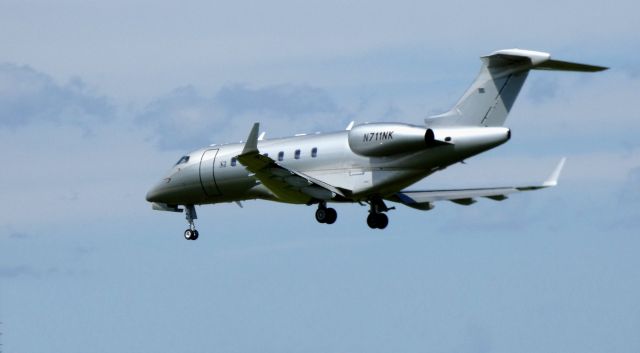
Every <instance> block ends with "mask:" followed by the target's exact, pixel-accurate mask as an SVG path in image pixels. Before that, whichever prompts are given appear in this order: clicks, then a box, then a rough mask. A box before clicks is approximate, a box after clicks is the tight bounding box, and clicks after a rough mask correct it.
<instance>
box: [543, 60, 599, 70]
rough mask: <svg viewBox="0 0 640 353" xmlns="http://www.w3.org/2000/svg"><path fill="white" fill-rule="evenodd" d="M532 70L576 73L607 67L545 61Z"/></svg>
mask: <svg viewBox="0 0 640 353" xmlns="http://www.w3.org/2000/svg"><path fill="white" fill-rule="evenodd" d="M533 69H534V70H557V71H577V72H598V71H604V70H606V69H608V67H604V66H597V65H587V64H578V63H572V62H570V61H560V60H547V61H545V62H543V63H542V64H539V65H536V66H534V67H533Z"/></svg>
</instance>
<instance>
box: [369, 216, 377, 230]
mask: <svg viewBox="0 0 640 353" xmlns="http://www.w3.org/2000/svg"><path fill="white" fill-rule="evenodd" d="M376 221H377V217H376V214H375V213H369V215H368V216H367V225H368V226H369V228H371V229H376V228H378V223H377V222H376Z"/></svg>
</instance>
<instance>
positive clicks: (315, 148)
mask: <svg viewBox="0 0 640 353" xmlns="http://www.w3.org/2000/svg"><path fill="white" fill-rule="evenodd" d="M311 157H312V158H316V157H318V147H314V148H312V149H311Z"/></svg>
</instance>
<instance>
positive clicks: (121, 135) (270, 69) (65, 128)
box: [0, 0, 640, 353]
mask: <svg viewBox="0 0 640 353" xmlns="http://www.w3.org/2000/svg"><path fill="white" fill-rule="evenodd" d="M639 10H640V8H639V5H638V4H637V2H634V1H624V0H615V1H610V2H606V3H605V2H603V3H585V2H583V1H565V2H561V3H558V2H555V1H554V2H552V1H539V2H537V3H536V4H535V5H533V4H531V3H526V2H521V3H514V2H512V1H493V0H492V1H485V2H479V3H477V4H468V3H467V2H461V1H450V2H447V3H446V4H444V3H440V4H429V3H425V2H412V1H395V2H393V4H391V3H385V2H371V1H367V2H365V1H361V2H350V3H344V2H341V1H322V2H304V3H303V2H297V1H272V2H268V3H267V2H249V1H235V2H233V3H230V2H229V3H224V2H211V1H201V0H189V1H181V2H165V3H161V4H159V3H157V2H152V1H145V0H143V1H136V2H131V1H120V0H114V1H110V2H100V1H76V0H63V1H56V2H49V1H38V0H33V1H13V0H8V1H3V2H1V3H0V151H2V152H0V156H1V162H2V164H3V166H4V167H3V168H2V171H3V172H2V173H1V174H0V175H1V176H0V195H1V197H2V200H3V201H4V202H2V203H0V214H2V217H1V218H0V321H1V322H2V325H1V326H0V330H1V331H2V332H3V335H2V336H1V337H0V340H1V341H2V342H1V343H2V344H3V348H4V349H3V350H4V351H6V352H24V353H29V352H45V351H54V352H78V353H80V352H111V351H113V350H114V349H116V350H118V351H121V352H152V351H153V352H176V351H179V352H203V351H220V352H254V351H262V352H287V351H291V352H299V351H307V352H323V353H327V352H359V351H367V352H391V351H403V352H424V351H435V352H513V351H514V350H518V351H523V352H540V351H553V352H560V351H562V352H565V351H580V352H603V351H607V352H637V351H638V350H640V335H638V332H640V305H639V304H638V299H637V298H639V297H640V281H639V280H638V268H640V260H639V258H638V256H637V253H638V249H640V239H639V238H638V236H637V233H638V229H640V221H639V220H640V211H639V207H640V143H639V142H638V139H637V131H640V121H639V117H640V107H639V106H638V105H637V104H635V103H636V101H637V99H638V94H639V93H640V64H639V63H638V61H637V60H636V58H637V57H638V54H640V40H639V39H638V33H639V32H640V27H639V25H638V22H637V13H638V11H639ZM512 47H519V48H526V49H534V50H542V51H548V52H550V53H552V55H553V56H554V57H555V58H558V59H566V60H574V61H579V62H585V63H593V64H598V65H605V66H610V67H611V70H609V71H606V72H603V73H598V74H594V75H586V74H575V73H551V72H533V73H532V74H531V75H530V76H529V79H528V81H527V83H526V84H525V87H524V89H523V91H522V93H521V95H520V97H519V99H518V101H517V102H516V104H515V106H514V109H513V110H512V112H511V115H510V118H509V119H508V120H507V126H509V127H510V128H512V131H513V138H512V140H511V141H509V143H508V144H506V145H503V146H501V147H499V148H498V149H496V150H493V151H490V152H488V153H486V154H484V155H482V156H479V157H477V158H475V159H471V160H469V161H468V164H467V165H460V166H455V167H452V168H449V169H447V170H446V171H444V172H442V173H441V174H438V175H434V176H433V177H432V178H429V179H427V180H425V181H422V182H421V183H420V184H419V185H418V186H416V187H419V188H429V187H447V186H449V187H452V186H453V187H455V186H458V187H459V186H476V185H492V184H493V185H495V184H498V185H502V184H504V183H508V184H510V183H512V182H522V183H527V182H532V181H533V182H535V181H540V180H544V178H545V177H546V175H547V173H549V172H550V171H551V170H552V168H553V166H554V165H555V163H557V161H558V160H559V159H560V158H562V157H564V156H566V157H567V158H568V161H567V165H566V168H565V171H564V173H563V175H562V178H561V182H560V185H559V186H558V187H556V188H553V189H550V190H544V191H539V192H535V193H528V194H522V195H515V196H513V197H511V198H510V199H509V200H506V201H504V202H500V203H498V202H494V201H490V200H481V201H480V202H478V203H477V204H475V205H473V206H471V207H463V206H459V205H454V204H450V203H441V204H438V205H437V206H436V208H435V209H434V210H432V211H429V212H426V213H425V212H420V211H416V210H412V209H408V208H402V207H399V208H398V210H395V211H392V212H391V213H390V218H391V223H390V226H389V228H387V229H386V230H385V231H384V232H379V231H375V232H373V231H371V230H369V229H368V228H367V226H366V223H365V221H364V220H365V216H366V208H363V207H360V206H357V205H338V206H336V208H337V210H338V213H339V216H338V221H337V222H336V224H334V225H333V226H330V227H329V226H325V225H319V224H317V223H316V222H315V220H314V219H313V212H314V209H313V208H311V207H301V206H291V205H281V204H271V203H266V202H261V201H255V202H247V203H246V204H245V207H244V208H243V209H240V208H239V207H237V206H236V205H233V204H223V205H213V206H204V207H200V208H199V209H198V213H199V216H200V219H198V228H199V230H200V233H201V237H200V239H199V240H198V241H197V242H187V241H184V239H183V238H182V231H183V230H184V229H185V228H186V222H185V221H184V219H183V216H182V215H176V214H171V213H161V212H155V211H152V210H151V209H150V207H149V205H148V204H147V203H146V202H145V200H144V194H145V193H146V191H147V189H148V188H149V187H150V186H151V185H152V184H153V183H154V182H155V181H156V180H158V179H159V178H160V177H161V176H162V174H163V173H164V172H165V171H166V170H167V169H168V168H169V167H170V165H171V164H172V163H173V162H175V161H176V160H177V159H178V157H179V156H180V155H181V154H182V153H184V152H186V151H190V150H193V149H196V148H198V147H200V146H201V145H204V144H207V143H213V142H233V141H238V140H241V139H243V138H244V137H245V136H246V134H247V132H248V130H249V128H250V126H251V123H252V122H254V121H260V122H261V123H262V128H263V129H264V130H265V131H266V132H267V135H268V136H272V137H275V136H284V135H289V134H294V133H299V132H311V131H332V130H336V129H341V128H343V127H344V126H346V125H347V124H348V123H349V122H350V121H352V120H355V121H356V122H365V121H405V122H411V123H420V122H421V121H422V119H423V118H424V117H425V116H428V115H430V114H435V113H439V112H442V111H445V110H446V109H447V108H449V107H450V106H451V105H452V104H453V103H454V102H455V101H456V100H457V98H458V97H459V96H460V95H461V94H462V93H463V91H464V90H465V89H466V87H467V86H468V84H469V83H470V82H471V80H472V79H473V77H474V75H475V74H476V73H477V70H478V68H479V65H480V61H479V60H478V57H479V56H481V55H484V54H487V53H490V52H492V51H494V50H497V49H503V48H512Z"/></svg>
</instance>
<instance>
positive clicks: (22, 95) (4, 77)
mask: <svg viewBox="0 0 640 353" xmlns="http://www.w3.org/2000/svg"><path fill="white" fill-rule="evenodd" d="M114 112H115V108H114V106H113V105H112V104H111V103H110V102H109V100H108V99H107V98H106V97H104V96H99V95H97V94H95V93H93V92H91V90H90V89H89V88H87V86H86V85H85V84H84V82H83V81H82V80H80V79H78V78H74V79H71V80H70V81H69V82H67V83H66V84H64V85H60V84H58V83H56V82H55V81H54V80H53V79H52V78H51V77H50V76H49V75H47V74H44V73H42V72H39V71H37V70H35V69H33V68H31V67H29V66H26V65H15V64H8V63H3V64H0V127H10V128H16V127H22V126H25V125H28V124H31V123H35V122H53V123H58V124H61V123H63V124H72V125H76V126H81V127H83V128H88V127H89V126H90V125H91V124H94V123H96V122H102V121H105V120H108V119H109V118H111V117H112V116H113V115H114Z"/></svg>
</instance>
